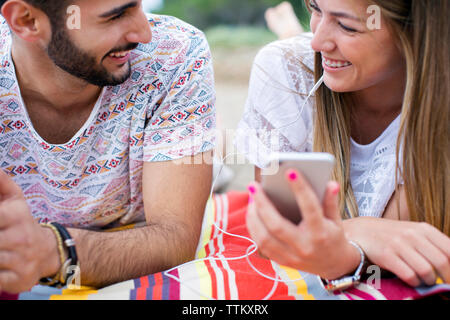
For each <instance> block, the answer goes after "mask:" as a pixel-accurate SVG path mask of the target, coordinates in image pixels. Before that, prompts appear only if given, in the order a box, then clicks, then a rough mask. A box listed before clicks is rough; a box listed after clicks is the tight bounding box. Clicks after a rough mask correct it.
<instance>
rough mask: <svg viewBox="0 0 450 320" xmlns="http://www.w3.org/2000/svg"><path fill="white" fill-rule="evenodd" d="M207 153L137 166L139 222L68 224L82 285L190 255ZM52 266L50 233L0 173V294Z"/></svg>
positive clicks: (28, 283)
mask: <svg viewBox="0 0 450 320" xmlns="http://www.w3.org/2000/svg"><path fill="white" fill-rule="evenodd" d="M210 154H211V153H210V152H208V153H204V154H199V155H197V156H195V157H189V158H184V159H182V160H187V161H189V160H190V162H189V163H192V164H181V163H180V162H183V163H185V161H180V160H177V161H176V162H175V161H168V162H159V163H156V162H155V163H150V162H148V163H144V170H143V177H142V178H143V199H144V207H145V214H146V220H147V224H148V225H147V226H146V227H142V228H139V229H131V230H124V231H118V232H94V231H87V230H81V229H69V232H70V233H71V235H72V237H73V238H74V239H75V241H76V246H77V253H78V256H79V261H80V267H81V283H82V284H83V285H89V286H94V287H103V286H106V285H109V284H112V283H116V282H120V281H124V280H127V279H133V278H136V277H139V276H143V275H146V274H152V273H155V272H160V271H163V270H166V269H168V268H171V267H174V266H176V265H178V264H181V263H183V262H185V261H188V260H190V259H192V258H193V257H194V254H195V250H196V246H197V243H198V240H199V236H200V229H201V224H202V217H203V213H204V209H205V205H206V201H207V199H208V196H209V193H210V187H211V176H212V167H211V164H210V163H211V161H208V162H207V163H205V161H201V159H202V156H205V157H206V156H208V157H209V156H210ZM207 159H210V158H207ZM193 163H197V164H193ZM59 268H60V262H59V253H58V249H57V245H56V238H55V236H54V235H53V234H52V231H51V230H49V229H48V228H43V227H41V226H39V224H37V223H36V221H35V220H34V219H33V218H32V216H31V212H30V209H29V207H28V204H27V202H26V200H25V198H24V196H23V193H22V190H21V189H20V187H19V186H18V185H17V184H15V183H14V181H12V180H11V179H10V178H9V177H8V176H7V175H6V174H5V173H4V172H3V171H2V170H0V292H1V291H6V292H10V293H19V292H23V291H27V290H29V289H30V288H31V287H33V286H34V285H35V284H36V283H37V282H38V280H39V279H40V278H44V277H51V276H53V275H55V274H56V273H57V272H58V271H59Z"/></svg>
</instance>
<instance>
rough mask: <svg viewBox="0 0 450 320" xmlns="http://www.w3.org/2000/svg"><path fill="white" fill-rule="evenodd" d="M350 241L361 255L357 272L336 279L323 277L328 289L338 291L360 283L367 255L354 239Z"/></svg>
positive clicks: (325, 286)
mask: <svg viewBox="0 0 450 320" xmlns="http://www.w3.org/2000/svg"><path fill="white" fill-rule="evenodd" d="M349 243H350V244H351V245H353V246H354V247H355V248H356V249H358V251H359V254H360V256H361V261H360V263H359V265H358V268H356V271H355V273H354V274H353V275H352V276H345V277H343V278H340V279H336V280H326V279H322V278H321V283H322V284H323V286H324V288H325V289H326V290H327V291H330V292H332V291H337V290H345V289H348V288H350V287H353V286H355V285H357V284H358V283H359V281H360V280H361V275H362V273H363V267H364V265H365V261H366V255H365V254H364V251H363V249H361V247H360V246H359V245H358V244H357V243H356V242H354V241H351V240H349Z"/></svg>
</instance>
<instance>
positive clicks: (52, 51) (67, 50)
mask: <svg viewBox="0 0 450 320" xmlns="http://www.w3.org/2000/svg"><path fill="white" fill-rule="evenodd" d="M52 29H53V31H55V32H53V33H52V39H51V41H50V43H49V45H48V47H47V54H48V56H49V58H50V59H51V60H52V61H53V62H54V63H55V65H57V66H58V67H59V68H61V69H62V70H64V71H66V72H67V73H69V74H71V75H73V76H75V77H77V78H80V79H83V80H85V81H86V82H88V83H90V84H93V85H96V86H99V87H105V86H116V85H119V84H122V83H124V82H125V81H126V80H127V79H128V78H129V77H130V74H131V64H130V62H129V61H128V62H127V65H128V70H127V71H125V72H124V73H123V74H122V75H119V76H115V75H113V74H111V73H110V72H108V70H106V68H105V67H103V66H102V65H100V64H97V62H96V59H95V57H94V56H92V55H90V54H88V53H87V52H85V51H82V50H81V49H79V48H78V47H77V46H76V45H75V44H74V43H73V42H72V41H71V40H70V39H69V35H68V34H67V32H66V31H65V27H64V26H63V27H59V28H55V27H53V28H52ZM137 46H138V45H137V44H136V43H130V44H129V45H128V46H127V47H124V48H116V49H113V50H111V51H110V52H109V53H108V54H107V55H105V57H104V58H103V59H102V61H103V60H104V59H105V58H106V57H107V56H108V55H109V54H110V53H113V52H120V51H128V50H133V49H135V48H136V47H137Z"/></svg>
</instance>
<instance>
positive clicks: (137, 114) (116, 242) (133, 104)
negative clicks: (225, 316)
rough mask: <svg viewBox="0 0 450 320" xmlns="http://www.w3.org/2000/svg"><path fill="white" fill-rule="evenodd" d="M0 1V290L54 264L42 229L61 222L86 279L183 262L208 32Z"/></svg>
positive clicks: (211, 120)
mask: <svg viewBox="0 0 450 320" xmlns="http://www.w3.org/2000/svg"><path fill="white" fill-rule="evenodd" d="M0 5H1V6H2V7H1V13H2V16H3V17H4V19H3V18H2V19H1V20H0V21H1V24H0V33H1V40H0V62H1V67H0V124H1V128H0V130H1V131H0V157H1V158H0V160H1V161H0V166H1V169H2V170H0V195H1V197H0V292H1V291H5V292H10V293H18V292H23V291H26V290H29V289H30V288H31V287H32V286H34V285H35V284H36V283H37V282H38V281H39V279H41V278H52V277H54V276H55V275H56V274H58V272H59V271H60V270H61V268H62V263H61V261H60V260H61V259H60V258H61V257H60V254H59V252H60V250H59V249H60V248H59V247H58V242H57V237H56V234H55V233H54V230H52V229H51V228H48V227H43V225H41V224H39V223H45V222H57V223H60V224H61V225H64V226H65V227H67V230H68V231H69V233H70V235H71V236H72V238H73V239H74V240H75V244H76V252H77V255H78V259H79V262H80V269H81V283H82V284H83V285H89V286H95V287H102V286H105V285H108V284H112V283H116V282H119V281H123V280H126V279H132V278H136V277H139V276H142V275H146V274H151V273H155V272H159V271H162V270H165V269H168V268H169V267H172V266H175V265H178V264H180V263H182V262H185V261H187V260H189V259H192V258H193V257H194V253H195V250H196V246H197V242H198V239H199V234H200V229H201V223H202V216H203V211H204V208H205V204H206V200H207V198H208V196H209V192H210V186H211V172H212V171H211V165H210V163H211V161H201V158H202V157H204V156H205V155H209V154H210V152H211V149H212V148H213V143H214V135H213V129H214V126H215V110H214V100H215V96H214V85H213V72H212V66H211V57H210V51H209V48H208V45H207V42H206V40H205V38H204V35H203V34H202V33H201V32H200V31H198V30H197V29H195V28H193V27H192V26H190V25H188V24H185V23H183V22H181V21H180V20H177V19H175V18H172V17H165V16H157V15H148V16H146V15H145V14H144V12H143V9H142V3H141V1H136V0H96V1H90V0H71V1H67V0H53V1H51V0H47V1H41V0H6V1H0ZM139 221H145V222H146V224H145V226H144V227H141V228H134V229H128V230H123V231H116V232H100V231H101V230H100V229H106V228H110V227H117V226H123V225H129V224H131V223H135V222H139ZM67 249H68V248H65V250H66V252H67Z"/></svg>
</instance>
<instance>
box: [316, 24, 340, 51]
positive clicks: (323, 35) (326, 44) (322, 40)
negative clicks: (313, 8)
mask: <svg viewBox="0 0 450 320" xmlns="http://www.w3.org/2000/svg"><path fill="white" fill-rule="evenodd" d="M311 29H312V31H313V38H312V41H311V47H312V49H313V50H314V51H316V52H331V51H333V50H334V49H335V48H336V43H335V41H334V39H333V30H332V28H331V26H330V25H329V23H328V22H327V21H326V20H323V19H322V20H321V21H319V22H317V23H316V24H315V25H314V26H313V27H312V28H311Z"/></svg>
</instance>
